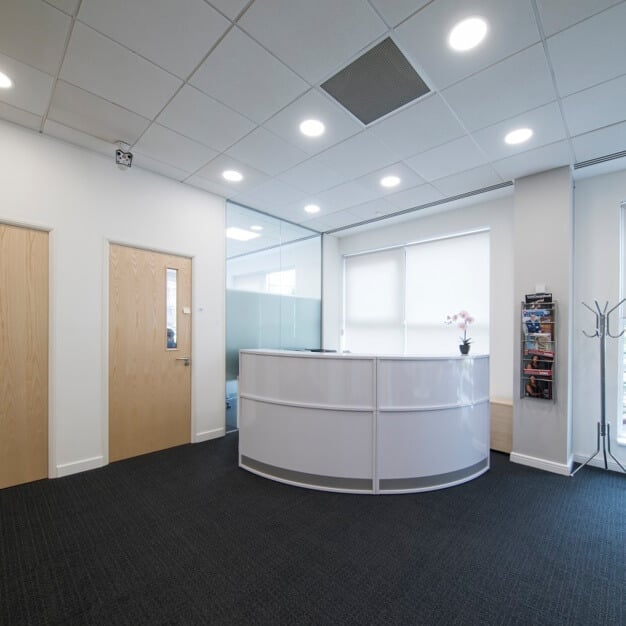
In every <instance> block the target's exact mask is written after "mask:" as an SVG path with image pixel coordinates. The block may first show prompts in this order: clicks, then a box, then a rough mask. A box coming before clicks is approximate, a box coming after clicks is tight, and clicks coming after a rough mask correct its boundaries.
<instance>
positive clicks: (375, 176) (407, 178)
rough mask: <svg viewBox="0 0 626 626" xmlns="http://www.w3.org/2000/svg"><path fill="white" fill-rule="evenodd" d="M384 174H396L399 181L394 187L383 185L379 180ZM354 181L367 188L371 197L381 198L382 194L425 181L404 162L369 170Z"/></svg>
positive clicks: (389, 193) (408, 187)
mask: <svg viewBox="0 0 626 626" xmlns="http://www.w3.org/2000/svg"><path fill="white" fill-rule="evenodd" d="M385 176H397V177H398V178H399V179H400V182H399V184H398V185H397V186H395V187H383V186H382V185H381V184H380V181H381V179H382V178H384V177H385ZM355 182H356V183H358V184H359V185H360V186H361V187H363V188H364V189H367V190H368V191H369V192H370V193H371V194H372V197H374V198H382V197H383V196H388V195H391V194H392V193H398V192H399V191H402V190H404V189H410V188H411V187H416V186H417V185H421V184H423V183H424V182H425V181H424V179H423V178H422V177H421V176H419V175H418V174H417V173H416V172H415V171H414V170H412V169H411V168H410V167H408V166H407V165H405V164H404V163H393V164H392V165H388V166H386V167H383V168H381V169H379V170H376V171H373V172H370V173H368V174H366V175H365V176H361V177H360V178H358V179H357V180H356V181H355Z"/></svg>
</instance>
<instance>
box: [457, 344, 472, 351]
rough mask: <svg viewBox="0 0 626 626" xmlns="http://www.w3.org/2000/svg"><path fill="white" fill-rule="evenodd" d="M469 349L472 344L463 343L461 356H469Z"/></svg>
mask: <svg viewBox="0 0 626 626" xmlns="http://www.w3.org/2000/svg"><path fill="white" fill-rule="evenodd" d="M469 349H470V344H469V343H462V344H461V345H460V346H459V350H460V351H461V354H468V353H469Z"/></svg>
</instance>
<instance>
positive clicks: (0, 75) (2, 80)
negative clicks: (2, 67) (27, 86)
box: [0, 72, 13, 89]
mask: <svg viewBox="0 0 626 626" xmlns="http://www.w3.org/2000/svg"><path fill="white" fill-rule="evenodd" d="M12 86H13V81H12V80H11V79H10V78H9V77H8V76H7V75H6V74H5V73H4V72H0V87H1V88H2V89H8V88H9V87H12Z"/></svg>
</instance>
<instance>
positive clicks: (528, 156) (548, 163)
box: [492, 141, 572, 180]
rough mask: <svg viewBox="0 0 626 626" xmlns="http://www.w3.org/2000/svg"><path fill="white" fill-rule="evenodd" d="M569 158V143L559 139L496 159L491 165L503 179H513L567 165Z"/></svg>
mask: <svg viewBox="0 0 626 626" xmlns="http://www.w3.org/2000/svg"><path fill="white" fill-rule="evenodd" d="M571 158H572V157H571V152H570V148H569V143H568V142H567V141H559V142H557V143H553V144H551V145H549V146H542V147H541V148H537V149H535V150H530V151H528V152H524V153H523V154H516V155H514V156H511V157H508V158H506V159H502V160H500V161H496V162H495V163H492V165H493V168H494V169H495V170H496V172H498V173H499V174H500V176H502V178H503V179H504V180H515V179H516V178H521V177H522V176H529V175H530V174H537V173H538V172H544V171H546V170H551V169H554V168H555V167H562V166H564V165H569V164H570V161H571Z"/></svg>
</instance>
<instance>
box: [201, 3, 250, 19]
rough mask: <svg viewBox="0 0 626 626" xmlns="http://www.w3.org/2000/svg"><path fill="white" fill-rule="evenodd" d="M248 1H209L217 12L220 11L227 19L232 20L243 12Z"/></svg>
mask: <svg viewBox="0 0 626 626" xmlns="http://www.w3.org/2000/svg"><path fill="white" fill-rule="evenodd" d="M249 3H250V0H210V2H209V4H212V5H213V6H214V7H215V8H216V9H217V10H218V11H221V12H222V13H223V14H224V15H225V16H226V17H228V19H230V20H234V19H235V18H236V17H238V16H239V14H240V13H241V12H242V11H243V9H244V7H245V6H246V5H247V4H249Z"/></svg>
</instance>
